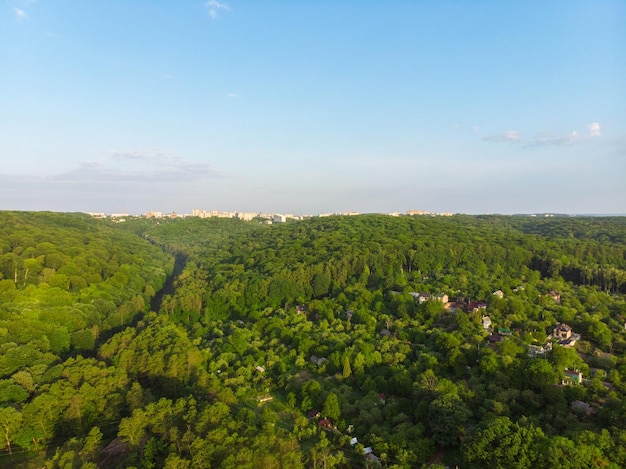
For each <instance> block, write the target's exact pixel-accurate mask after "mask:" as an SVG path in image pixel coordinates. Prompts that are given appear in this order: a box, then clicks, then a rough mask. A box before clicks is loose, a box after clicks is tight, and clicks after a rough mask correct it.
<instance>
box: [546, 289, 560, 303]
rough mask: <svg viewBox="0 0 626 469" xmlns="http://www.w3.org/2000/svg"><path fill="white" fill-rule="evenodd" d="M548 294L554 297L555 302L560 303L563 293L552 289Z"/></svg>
mask: <svg viewBox="0 0 626 469" xmlns="http://www.w3.org/2000/svg"><path fill="white" fill-rule="evenodd" d="M548 295H550V297H552V299H553V300H554V302H555V303H560V302H561V294H560V293H559V292H557V291H554V290H550V291H549V292H548Z"/></svg>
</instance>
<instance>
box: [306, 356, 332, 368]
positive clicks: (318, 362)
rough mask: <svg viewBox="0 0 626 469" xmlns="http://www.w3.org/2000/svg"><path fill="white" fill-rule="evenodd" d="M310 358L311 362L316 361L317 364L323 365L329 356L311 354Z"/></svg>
mask: <svg viewBox="0 0 626 469" xmlns="http://www.w3.org/2000/svg"><path fill="white" fill-rule="evenodd" d="M309 360H310V361H311V363H315V364H316V365H317V366H322V365H323V364H324V363H326V362H327V361H328V359H327V358H324V357H318V356H317V355H311V358H310V359H309Z"/></svg>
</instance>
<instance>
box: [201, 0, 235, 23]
mask: <svg viewBox="0 0 626 469" xmlns="http://www.w3.org/2000/svg"><path fill="white" fill-rule="evenodd" d="M204 6H205V7H207V8H208V9H209V16H210V17H211V18H212V19H216V18H217V17H218V16H219V11H220V10H225V11H230V7H229V6H228V5H226V4H225V3H221V2H218V1H217V0H209V1H208V2H206V3H205V4H204Z"/></svg>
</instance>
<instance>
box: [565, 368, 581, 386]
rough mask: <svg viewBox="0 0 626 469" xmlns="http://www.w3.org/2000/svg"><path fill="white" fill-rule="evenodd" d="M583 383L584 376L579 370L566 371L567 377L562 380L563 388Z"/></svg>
mask: <svg viewBox="0 0 626 469" xmlns="http://www.w3.org/2000/svg"><path fill="white" fill-rule="evenodd" d="M582 383H583V374H582V373H581V372H580V371H578V370H568V369H565V375H564V377H563V379H562V380H561V384H562V385H563V386H571V385H575V384H582Z"/></svg>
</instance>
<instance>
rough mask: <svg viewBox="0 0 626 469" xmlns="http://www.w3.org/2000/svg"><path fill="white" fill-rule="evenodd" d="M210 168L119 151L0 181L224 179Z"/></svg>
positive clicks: (160, 154)
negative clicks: (58, 169)
mask: <svg viewBox="0 0 626 469" xmlns="http://www.w3.org/2000/svg"><path fill="white" fill-rule="evenodd" d="M224 177H225V176H224V175H222V174H220V173H219V172H217V171H215V170H214V169H213V168H212V167H211V165H209V164H207V163H201V162H192V161H189V160H186V159H184V158H182V157H180V156H178V155H174V154H172V153H169V152H167V151H164V150H147V151H146V150H121V151H111V152H108V153H107V155H106V157H105V158H104V159H100V160H91V161H84V162H82V163H80V164H79V165H78V166H76V167H74V168H72V169H69V170H67V171H62V172H59V173H56V174H49V175H43V176H42V175H39V176H36V175H16V174H11V175H9V174H5V175H0V181H2V180H11V181H13V182H17V181H24V182H29V181H31V182H34V181H38V182H41V183H50V184H61V183H62V184H107V185H110V184H113V185H115V184H118V185H120V184H121V185H123V184H128V183H132V184H135V185H140V184H152V185H155V184H172V183H186V182H193V181H200V180H203V179H211V178H224Z"/></svg>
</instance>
